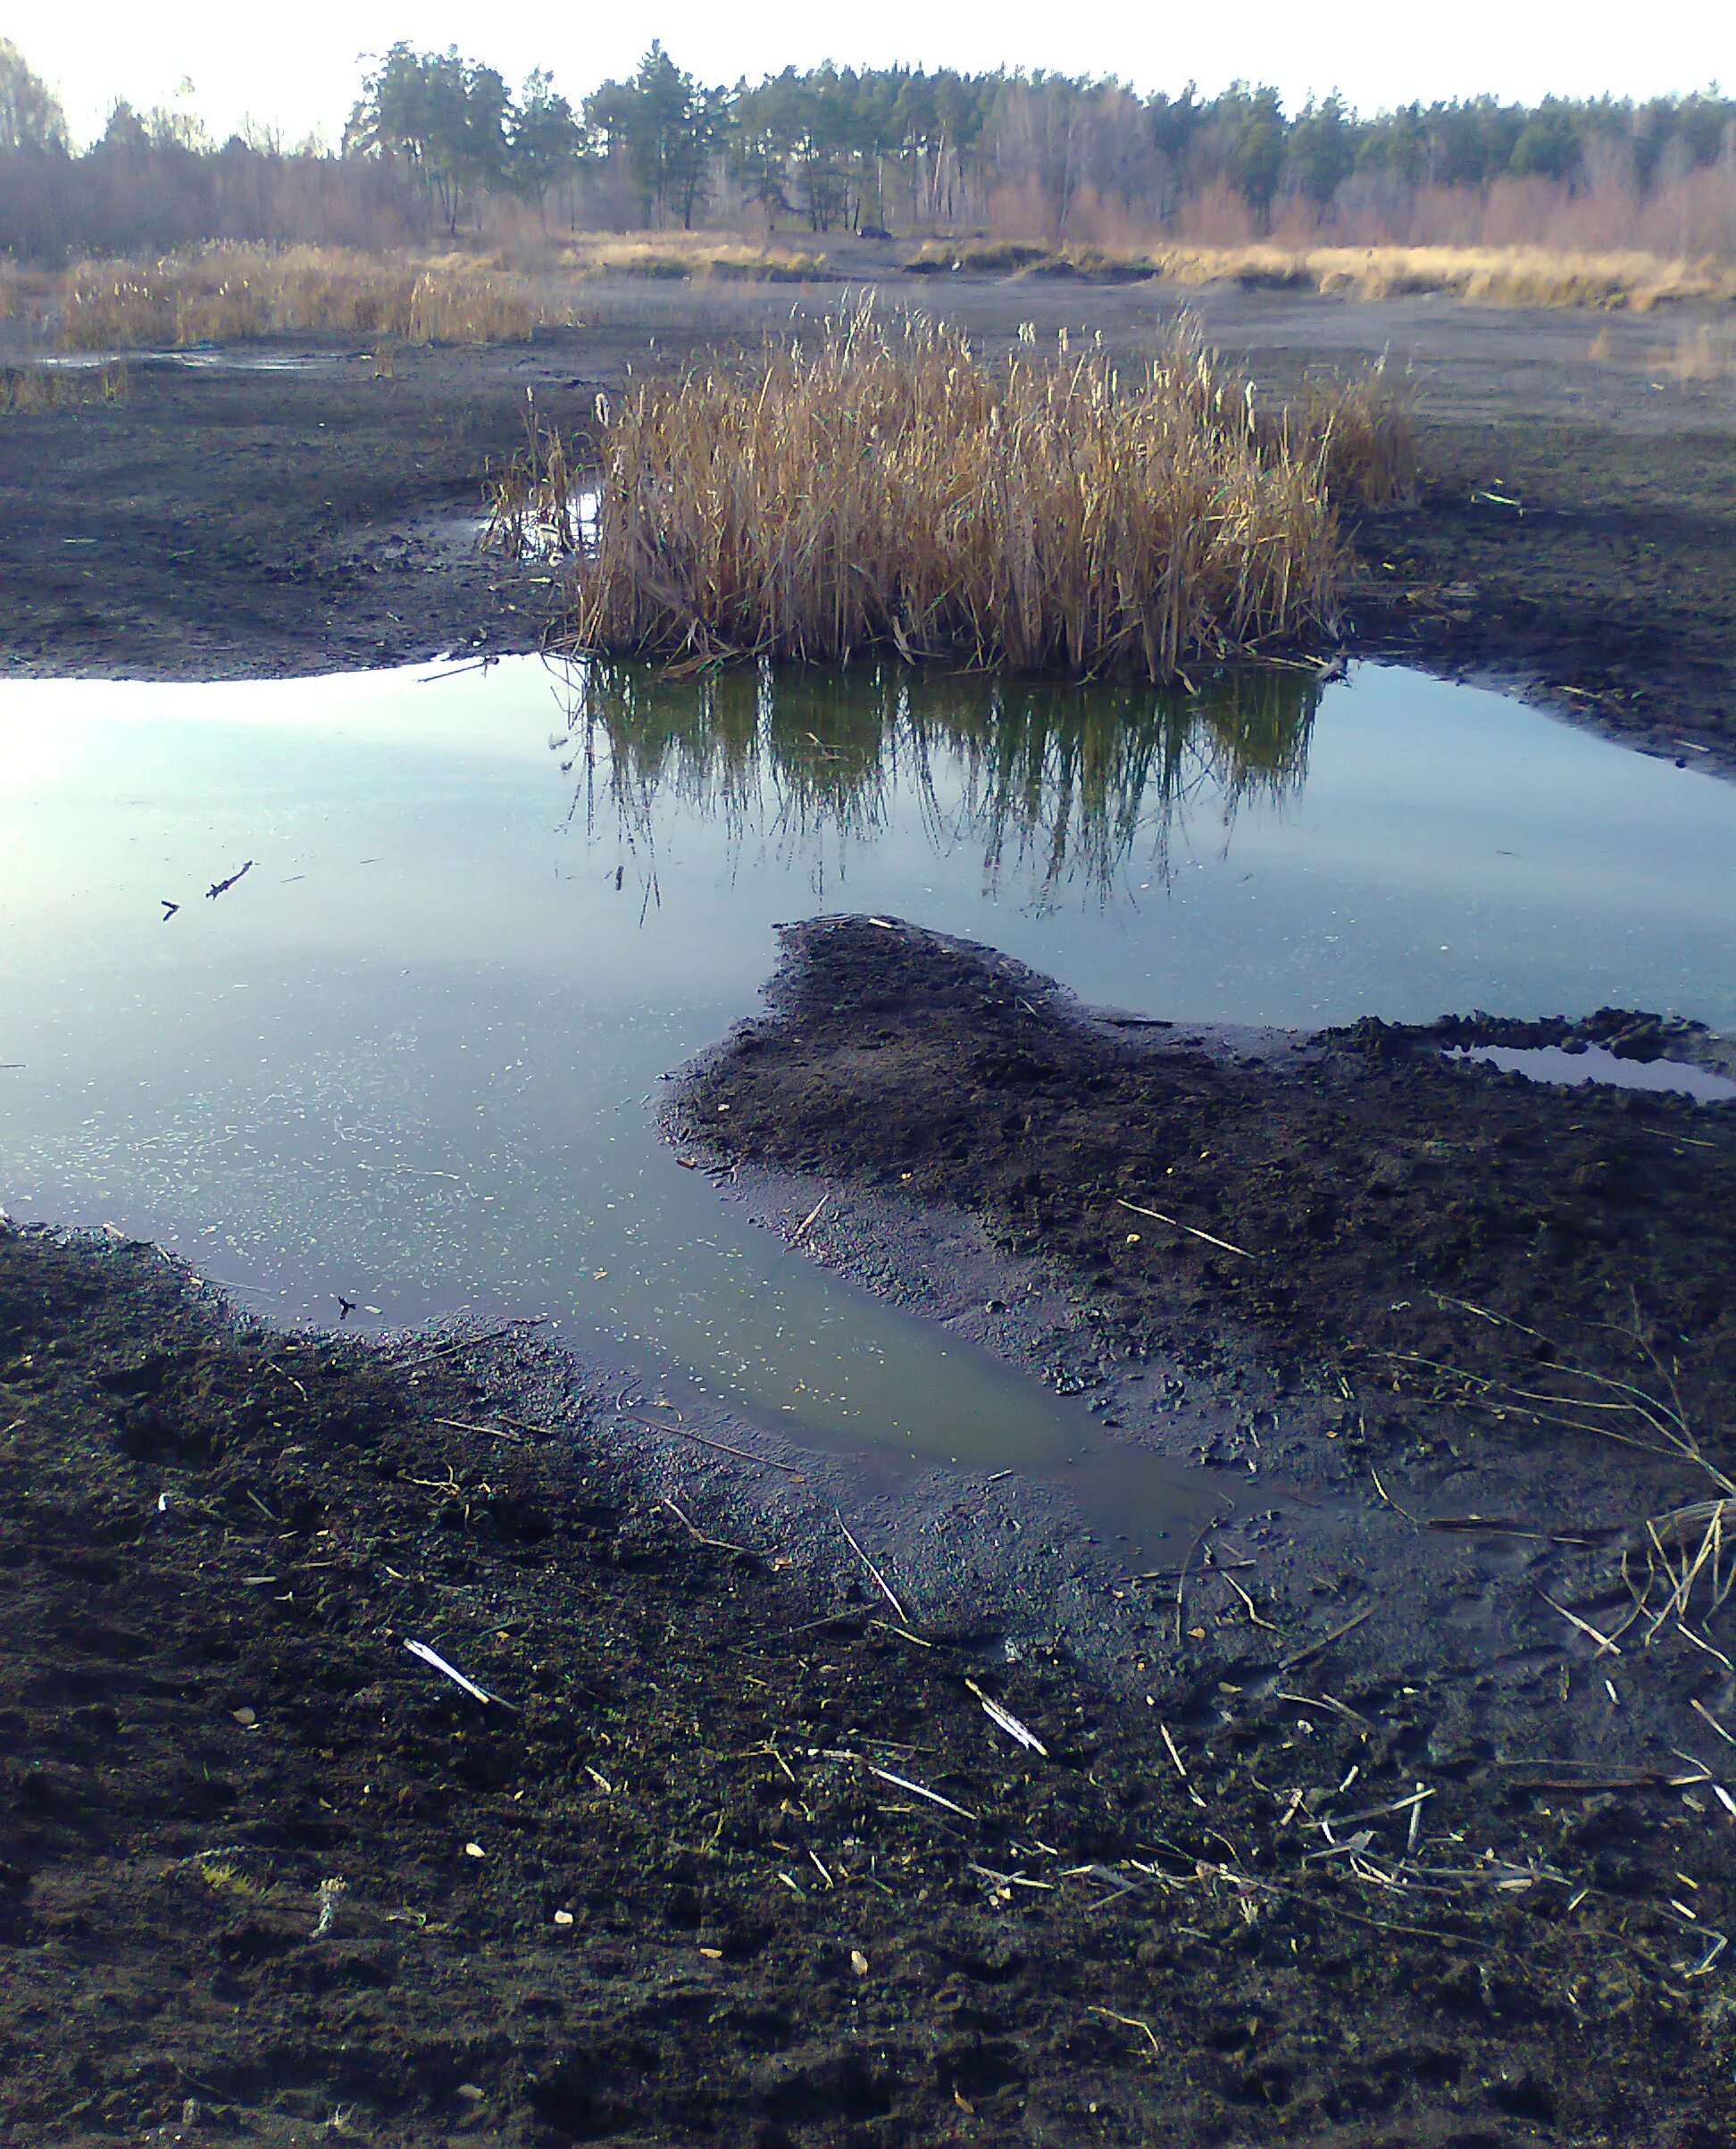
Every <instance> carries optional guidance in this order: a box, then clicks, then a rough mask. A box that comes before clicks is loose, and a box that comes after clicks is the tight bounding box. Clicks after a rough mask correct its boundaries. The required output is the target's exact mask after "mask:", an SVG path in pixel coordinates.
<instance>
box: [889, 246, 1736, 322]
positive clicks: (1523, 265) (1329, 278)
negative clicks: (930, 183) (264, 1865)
mask: <svg viewBox="0 0 1736 2149" xmlns="http://www.w3.org/2000/svg"><path fill="white" fill-rule="evenodd" d="M904 266H905V268H906V270H908V271H909V272H912V273H913V274H916V275H922V274H931V273H933V272H937V271H940V270H949V269H952V268H953V267H955V266H956V267H957V268H958V269H960V270H961V271H966V272H975V273H977V274H983V275H1009V274H1010V275H1017V276H1026V277H1067V276H1073V277H1079V278H1081V279H1086V280H1092V281H1098V282H1124V281H1127V280H1131V279H1134V278H1141V277H1158V278H1164V279H1166V280H1169V281H1171V282H1175V283H1184V284H1206V283H1220V282H1232V283H1240V284H1243V285H1245V286H1247V287H1248V288H1252V289H1264V290H1296V291H1317V292H1320V293H1322V294H1323V295H1324V296H1326V297H1344V298H1363V299H1382V298H1400V297H1407V296H1412V295H1415V294H1416V293H1420V292H1426V291H1440V292H1445V293H1447V294H1448V295H1449V296H1451V297H1456V298H1463V299H1466V300H1469V301H1471V302H1473V303H1474V304H1479V305H1510V306H1604V307H1611V308H1615V307H1623V308H1631V309H1632V311H1634V312H1635V313H1646V312H1648V311H1649V310H1650V309H1651V308H1652V307H1653V306H1655V305H1661V304H1664V303H1665V302H1666V301H1673V300H1696V301H1699V302H1701V303H1711V304H1729V303H1731V302H1732V301H1736V263H1730V262H1727V261H1715V260H1711V259H1707V260H1699V261H1689V260H1682V259H1669V258H1665V257H1664V256H1662V255H1656V254H1647V253H1642V252H1639V251H1627V252H1608V253H1598V254H1589V253H1577V252H1571V251H1565V250H1563V249H1559V248H1555V247H1446V246H1438V247H1397V246H1381V247H1319V246H1287V245H1281V244H1276V243H1270V244H1261V245H1247V246H1229V247H1214V246H1195V245H1181V244H1178V245H1168V244H1158V245H1154V246H1152V247H1148V248H1147V249H1145V250H1143V251H1139V250H1130V249H1115V248H1106V247H1089V246H1066V247H1044V246H1037V245H1032V244H1031V243H1029V242H1026V241H1022V240H1015V239H991V240H947V239H931V240H928V241H926V242H925V243H924V244H923V245H922V246H921V247H918V248H917V249H916V250H915V252H914V253H913V254H911V255H908V256H907V257H906V260H905V263H904Z"/></svg>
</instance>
